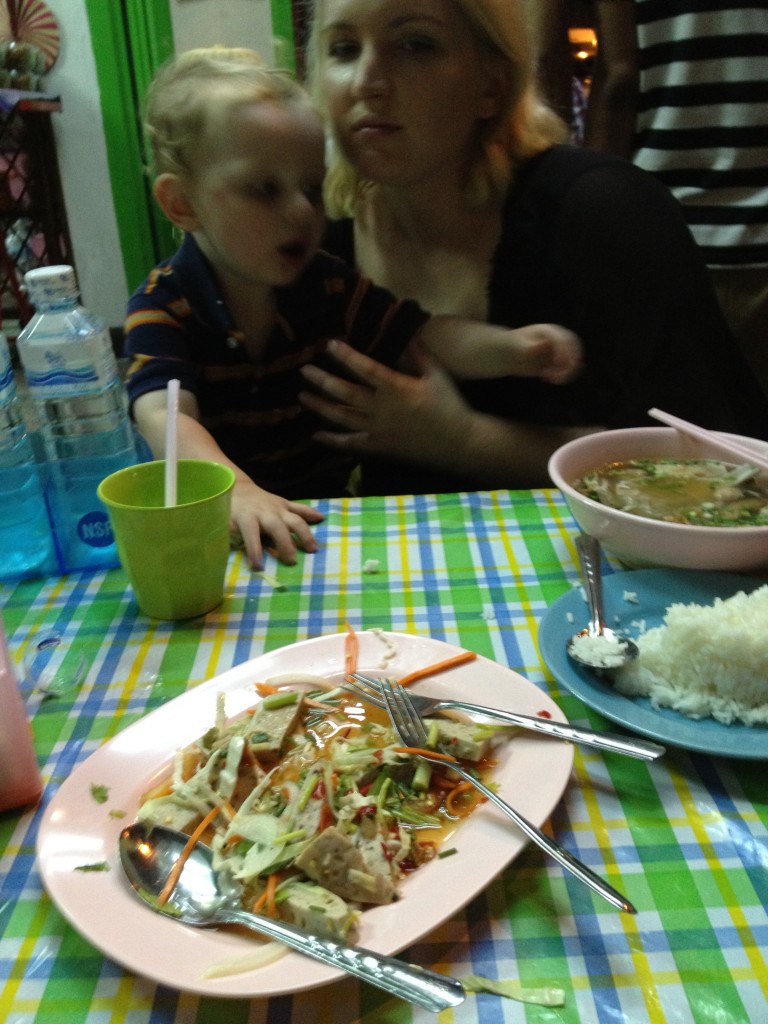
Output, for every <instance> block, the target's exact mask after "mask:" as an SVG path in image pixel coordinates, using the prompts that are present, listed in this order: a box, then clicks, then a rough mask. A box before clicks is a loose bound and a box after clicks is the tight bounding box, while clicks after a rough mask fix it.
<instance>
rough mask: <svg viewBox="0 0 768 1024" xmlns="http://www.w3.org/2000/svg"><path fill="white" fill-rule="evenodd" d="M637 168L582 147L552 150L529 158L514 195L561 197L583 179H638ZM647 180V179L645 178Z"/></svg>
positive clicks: (524, 164) (519, 174)
mask: <svg viewBox="0 0 768 1024" xmlns="http://www.w3.org/2000/svg"><path fill="white" fill-rule="evenodd" d="M637 170H638V169H637V168H636V167H635V166H634V164H633V163H632V162H631V161H630V160H625V159H623V158H622V157H619V156H612V155H611V154H609V153H600V152H598V151H597V150H595V149H587V148H585V147H582V146H566V145H557V146H550V148H549V149H545V150H544V151H543V152H542V153H538V154H537V155H536V156H533V157H530V158H529V159H528V160H526V161H524V162H523V163H522V164H521V165H520V167H519V168H518V171H517V175H516V177H515V180H514V183H513V186H512V194H513V195H514V194H520V193H522V192H528V193H532V192H541V193H546V194H552V193H554V194H555V195H562V193H563V191H564V190H565V189H567V188H568V187H569V186H571V185H573V184H574V183H576V182H577V181H580V180H581V179H583V178H584V176H585V175H586V176H592V175H595V172H598V171H604V172H606V173H607V174H608V175H610V176H611V177H615V178H629V179H635V180H636V178H637ZM643 177H645V175H643Z"/></svg>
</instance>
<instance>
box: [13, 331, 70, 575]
mask: <svg viewBox="0 0 768 1024" xmlns="http://www.w3.org/2000/svg"><path fill="white" fill-rule="evenodd" d="M57 571H58V562H57V560H56V549H55V547H54V542H53V534H52V533H51V524H50V522H49V520H48V512H47V510H46V505H45V498H44V496H43V477H42V475H41V466H40V465H38V463H37V461H36V459H35V450H34V447H33V443H32V438H31V436H30V434H29V433H28V431H27V428H26V425H25V423H24V417H23V412H22V407H21V400H20V398H19V395H18V392H17V390H16V381H15V379H14V376H13V366H12V365H11V356H10V353H9V351H8V342H7V341H6V339H5V335H4V334H2V333H0V579H6V580H12V579H24V578H27V577H32V576H45V575H47V574H49V573H55V572H57Z"/></svg>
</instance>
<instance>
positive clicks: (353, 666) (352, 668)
mask: <svg viewBox="0 0 768 1024" xmlns="http://www.w3.org/2000/svg"><path fill="white" fill-rule="evenodd" d="M359 650H360V641H359V640H358V636H357V633H356V632H355V631H354V629H352V627H351V626H350V624H349V623H347V635H346V636H345V637H344V674H345V675H346V676H351V675H352V673H353V672H357V655H358V652H359Z"/></svg>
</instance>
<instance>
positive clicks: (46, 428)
mask: <svg viewBox="0 0 768 1024" xmlns="http://www.w3.org/2000/svg"><path fill="white" fill-rule="evenodd" d="M24 279H25V281H26V285H27V290H28V294H29V299H30V302H31V303H32V304H33V306H34V307H35V310H36V314H35V316H34V317H33V318H32V320H30V322H29V323H28V324H27V326H26V327H25V328H24V330H23V331H22V332H21V334H20V335H19V337H18V339H17V342H16V344H17V347H18V350H19V356H20V358H21V362H22V365H23V367H24V373H25V375H26V378H27V385H28V388H29V396H30V399H31V401H32V403H33V405H34V408H35V410H36V412H37V416H38V420H39V423H40V432H41V434H42V437H43V441H44V444H45V449H46V455H47V457H48V462H49V467H50V474H51V488H50V491H49V500H50V508H51V518H52V521H53V524H54V531H55V535H56V540H57V543H58V548H59V558H60V560H61V567H62V570H63V571H65V572H69V571H70V570H72V569H99V568H109V567H111V566H115V565H117V564H118V558H117V552H116V549H115V543H114V538H113V536H112V529H111V527H110V524H109V518H108V516H107V512H106V509H105V508H104V506H103V505H102V504H101V502H100V501H99V498H98V496H97V494H96V488H97V487H98V485H99V484H100V483H101V481H102V480H103V479H104V477H106V476H109V474H110V473H114V472H115V471H116V470H118V469H124V468H125V467H126V466H130V465H133V464H134V463H135V462H136V461H137V454H136V444H135V441H134V435H133V431H132V428H131V423H130V420H129V418H128V407H127V398H126V393H125V389H124V387H123V384H122V382H121V380H120V376H119V373H118V369H117V360H116V359H115V353H114V349H113V348H112V341H111V339H110V336H109V331H108V330H107V328H106V326H105V325H104V324H103V323H102V321H101V320H100V319H98V318H97V317H96V316H95V315H94V314H93V313H91V312H89V311H88V310H87V309H85V308H84V307H83V306H81V305H80V303H79V295H78V288H77V280H76V278H75V272H74V270H73V269H72V267H69V266H56V267H39V268H38V269H36V270H30V271H28V272H27V273H26V274H25V275H24Z"/></svg>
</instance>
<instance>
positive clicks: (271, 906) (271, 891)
mask: <svg viewBox="0 0 768 1024" xmlns="http://www.w3.org/2000/svg"><path fill="white" fill-rule="evenodd" d="M277 879H278V874H277V872H274V873H273V874H271V875H268V876H267V884H266V886H265V887H264V891H263V892H262V893H261V895H260V896H258V897H257V898H256V899H255V900H254V901H253V904H252V905H251V913H253V914H257V913H258V912H259V911H260V910H265V909H266V912H267V914H268V915H269V917H274V916H275V913H276V911H275V890H276V889H277Z"/></svg>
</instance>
